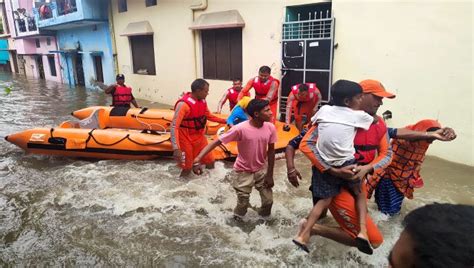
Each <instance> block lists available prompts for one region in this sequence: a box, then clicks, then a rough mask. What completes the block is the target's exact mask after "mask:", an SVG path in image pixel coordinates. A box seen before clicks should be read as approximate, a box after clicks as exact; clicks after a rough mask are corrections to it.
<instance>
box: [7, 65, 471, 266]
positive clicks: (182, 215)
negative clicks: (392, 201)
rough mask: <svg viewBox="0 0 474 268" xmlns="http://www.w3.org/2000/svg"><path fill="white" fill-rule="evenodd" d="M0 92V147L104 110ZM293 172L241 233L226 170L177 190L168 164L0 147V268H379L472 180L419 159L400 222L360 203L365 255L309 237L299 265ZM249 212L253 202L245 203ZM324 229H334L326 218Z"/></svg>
mask: <svg viewBox="0 0 474 268" xmlns="http://www.w3.org/2000/svg"><path fill="white" fill-rule="evenodd" d="M131 86H132V87H133V85H131ZM0 87H1V90H0V105H1V106H0V111H1V113H0V136H2V137H3V136H5V135H8V134H11V133H14V132H18V131H21V130H24V129H28V128H34V127H45V126H46V127H52V126H56V125H58V124H59V123H60V122H62V121H65V120H70V119H72V117H71V116H70V113H71V111H73V110H77V109H80V108H83V107H87V106H93V105H106V104H108V103H110V98H107V97H106V96H104V93H103V92H102V91H100V90H85V89H83V88H72V89H71V88H68V87H67V85H61V84H56V83H47V82H45V81H39V80H36V79H31V80H28V79H26V78H24V77H18V76H16V77H12V76H11V75H10V74H1V73H0ZM5 87H9V88H11V92H10V93H7V92H6V91H5V90H4V88H5ZM140 103H141V104H142V105H144V106H148V107H155V106H159V105H158V104H153V103H149V102H148V103H147V102H144V101H141V102H140ZM297 167H298V168H299V170H300V171H302V173H303V176H304V180H303V182H302V185H300V187H299V188H293V187H292V186H291V185H290V184H289V183H288V182H287V179H286V167H285V163H284V160H278V161H277V163H276V168H275V187H274V202H275V206H274V210H273V213H272V217H271V218H270V219H269V220H265V221H264V220H262V219H260V218H259V217H258V216H257V214H256V212H254V211H252V210H250V211H249V213H248V215H247V217H246V219H245V222H244V223H236V222H234V221H233V220H232V219H231V215H232V208H233V206H234V205H235V202H236V197H235V193H234V191H233V189H232V187H231V186H230V184H229V181H228V179H226V174H228V173H229V172H230V171H231V165H230V164H229V163H222V162H220V163H217V165H216V169H215V170H213V171H212V173H207V174H206V175H205V176H201V177H197V176H196V177H194V178H192V179H189V180H183V179H179V178H178V174H179V170H178V169H177V168H176V167H175V165H174V163H173V162H172V161H170V160H154V161H116V160H107V161H94V160H84V159H68V158H62V157H48V156H38V155H25V153H24V152H23V151H22V150H21V149H20V148H18V147H16V146H14V145H12V144H10V143H8V142H6V141H5V140H4V139H2V140H1V141H0V266H5V265H11V264H13V265H15V264H17V265H21V266H26V265H34V266H38V265H55V266H57V265H68V266H70V265H81V266H82V265H99V266H137V265H140V266H151V265H153V266H164V267H195V266H201V265H202V266H213V267H241V266H245V267H248V266H252V267H253V266H266V267H268V266H272V267H273V266H302V267H309V266H311V267H361V266H363V267H382V266H386V265H387V261H386V260H387V255H388V253H389V251H390V249H391V247H392V245H393V244H394V242H395V241H396V239H397V238H398V235H399V233H400V231H401V226H400V223H401V219H402V218H403V216H404V215H406V214H407V212H409V211H410V210H412V209H414V208H416V207H419V206H422V205H424V204H427V203H432V202H434V201H437V202H449V203H464V204H471V205H472V204H474V182H473V180H472V174H474V172H473V171H474V169H473V168H472V167H467V166H462V165H457V164H453V163H449V162H446V161H443V160H441V159H438V158H431V157H428V158H427V160H426V161H425V165H424V167H423V171H422V175H423V177H424V181H425V187H424V188H422V189H418V190H417V191H416V193H415V199H414V200H405V202H404V207H403V210H402V213H401V215H399V216H395V217H393V218H389V217H387V216H385V215H382V214H380V213H379V212H377V211H376V209H375V204H374V203H373V201H371V202H370V203H369V209H370V214H371V215H372V217H373V218H374V220H375V221H376V223H377V224H378V225H379V227H380V229H381V231H382V233H383V234H384V238H385V242H384V244H383V245H382V246H381V247H380V248H379V249H377V250H376V251H375V252H374V255H372V256H367V255H364V254H362V253H359V252H358V251H357V250H356V249H350V248H347V247H345V246H342V245H339V244H337V243H335V242H332V241H329V240H326V239H324V238H320V237H317V238H312V240H311V241H312V243H311V245H310V246H311V249H312V252H311V254H310V255H307V254H306V253H304V252H302V251H299V250H296V248H295V246H293V244H292V243H291V238H292V237H293V235H294V234H295V232H296V223H297V222H298V220H299V219H300V218H302V217H304V216H305V215H306V214H307V213H308V212H309V209H310V208H311V205H312V204H311V198H310V192H309V191H308V190H307V189H308V186H309V179H310V165H309V163H308V161H306V159H305V158H304V156H302V155H298V156H297ZM258 201H259V197H258V194H257V193H255V192H254V193H253V194H252V197H251V203H252V204H258ZM325 221H326V222H328V223H329V224H333V225H335V222H334V221H333V220H332V219H331V217H328V219H325Z"/></svg>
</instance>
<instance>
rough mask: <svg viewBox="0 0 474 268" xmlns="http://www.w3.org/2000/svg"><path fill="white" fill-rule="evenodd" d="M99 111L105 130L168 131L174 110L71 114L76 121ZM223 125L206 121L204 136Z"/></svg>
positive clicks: (121, 109) (89, 110)
mask: <svg viewBox="0 0 474 268" xmlns="http://www.w3.org/2000/svg"><path fill="white" fill-rule="evenodd" d="M98 109H101V110H103V111H104V112H103V113H102V114H101V115H100V121H101V122H103V124H104V127H105V128H127V129H150V130H157V131H170V126H171V121H172V120H173V116H174V110H172V109H148V108H129V107H108V106H93V107H88V108H84V109H81V110H77V111H74V112H72V113H71V114H72V115H73V116H74V117H76V118H78V119H81V120H82V119H85V118H88V117H89V116H91V115H92V113H94V111H96V110H98ZM216 116H219V117H222V118H227V115H220V114H216ZM224 126H225V125H224V124H219V123H216V122H210V121H207V129H206V134H208V135H214V134H216V133H217V130H218V129H219V128H221V127H224Z"/></svg>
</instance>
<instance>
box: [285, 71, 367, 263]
mask: <svg viewBox="0 0 474 268" xmlns="http://www.w3.org/2000/svg"><path fill="white" fill-rule="evenodd" d="M361 99H362V87H361V86H360V85H359V84H358V83H355V82H352V81H347V80H338V81H336V83H334V84H333V86H332V87H331V102H332V104H333V105H332V106H330V105H325V106H322V107H321V108H320V109H319V111H318V112H317V113H316V114H315V115H314V116H313V118H312V119H311V121H312V122H313V123H316V124H317V127H318V140H317V143H316V149H317V152H318V153H319V155H320V156H321V158H322V160H324V161H325V162H326V163H327V164H328V165H330V166H332V167H335V168H340V167H344V166H348V165H353V164H356V159H355V158H354V153H355V149H354V137H355V135H356V131H357V129H358V128H363V129H365V130H368V129H369V127H370V125H371V124H372V123H373V121H374V118H373V117H372V116H371V115H369V114H368V113H366V112H364V111H361V110H360V103H361ZM359 169H360V172H364V174H365V173H367V171H368V169H370V167H369V166H361V167H357V168H356V169H354V170H353V172H354V174H355V173H357V172H358V171H359ZM362 170H364V171H362ZM361 183H362V180H360V179H355V178H354V177H353V178H350V179H343V178H339V177H335V176H333V175H331V174H329V173H328V172H325V173H320V172H316V173H315V175H314V178H313V182H312V187H313V189H312V191H313V196H315V197H317V198H319V200H318V201H317V202H316V204H315V205H314V207H313V209H312V210H311V212H310V214H309V216H308V218H307V221H306V222H305V221H304V220H303V221H302V224H301V226H300V230H299V232H298V234H297V237H296V238H295V239H294V240H293V243H295V244H296V245H297V246H299V247H300V248H301V249H303V250H305V251H306V252H309V250H308V247H307V243H308V242H309V238H310V236H311V229H312V227H313V225H314V224H315V223H316V221H317V220H318V219H319V217H320V215H321V213H322V212H323V211H324V210H325V209H327V208H328V207H329V204H330V203H331V201H332V198H333V197H334V196H336V195H338V194H339V192H340V190H341V187H346V188H347V189H348V190H349V191H350V192H351V193H352V195H353V196H354V197H355V199H356V208H357V216H358V218H359V223H360V232H359V234H358V235H357V237H356V244H357V248H358V249H359V250H360V251H362V252H364V253H367V254H372V247H371V245H370V243H369V241H368V236H367V228H366V217H367V203H366V197H365V196H364V194H363V193H362V191H361Z"/></svg>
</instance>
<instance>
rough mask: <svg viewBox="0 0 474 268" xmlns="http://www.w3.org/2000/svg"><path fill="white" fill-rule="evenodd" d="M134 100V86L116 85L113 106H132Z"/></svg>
mask: <svg viewBox="0 0 474 268" xmlns="http://www.w3.org/2000/svg"><path fill="white" fill-rule="evenodd" d="M132 100H133V95H132V88H131V87H127V86H125V85H123V86H121V85H115V90H114V92H113V93H112V106H127V105H128V106H130V102H132Z"/></svg>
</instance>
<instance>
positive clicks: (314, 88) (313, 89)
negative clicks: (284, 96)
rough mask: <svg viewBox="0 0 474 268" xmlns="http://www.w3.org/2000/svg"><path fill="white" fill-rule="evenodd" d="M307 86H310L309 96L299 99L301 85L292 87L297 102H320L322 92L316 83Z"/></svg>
mask: <svg viewBox="0 0 474 268" xmlns="http://www.w3.org/2000/svg"><path fill="white" fill-rule="evenodd" d="M305 84H306V85H307V86H308V95H306V97H305V98H300V97H298V92H299V89H298V88H299V86H300V85H301V84H297V85H294V86H292V87H291V93H293V96H295V99H296V101H298V102H308V101H311V100H314V99H316V102H318V93H320V92H319V89H318V87H317V86H316V84H315V83H305Z"/></svg>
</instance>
